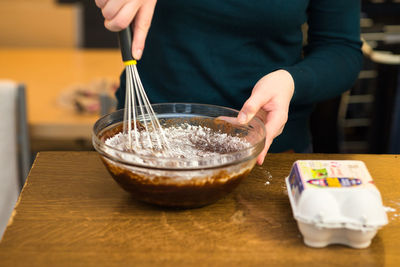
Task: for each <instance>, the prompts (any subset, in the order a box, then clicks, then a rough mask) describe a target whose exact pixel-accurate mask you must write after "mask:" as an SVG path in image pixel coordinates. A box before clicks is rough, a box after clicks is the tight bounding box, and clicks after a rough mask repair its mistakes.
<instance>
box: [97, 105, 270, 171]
mask: <svg viewBox="0 0 400 267" xmlns="http://www.w3.org/2000/svg"><path fill="white" fill-rule="evenodd" d="M178 105H182V106H184V107H185V108H187V107H188V106H190V107H191V108H193V107H198V108H200V107H201V108H207V109H219V110H224V111H227V112H231V113H233V114H235V115H237V114H238V113H239V111H238V110H235V109H232V108H228V107H223V106H217V105H210V104H199V103H160V104H152V105H151V106H152V107H153V108H154V109H157V107H162V106H165V107H175V108H176V107H177V106H178ZM123 111H124V109H119V110H116V111H114V112H112V113H109V114H106V115H104V116H102V117H101V118H99V119H98V120H97V121H96V123H95V124H94V126H93V129H92V143H93V146H94V148H95V149H96V150H97V152H98V153H100V154H101V155H102V156H104V157H106V158H109V159H111V160H113V161H115V162H118V163H122V164H126V165H129V166H135V167H141V168H146V169H158V170H182V171H189V170H201V169H214V168H221V167H226V166H231V165H236V164H239V163H242V162H245V161H247V160H250V159H253V158H255V157H256V156H258V155H259V153H260V152H261V151H262V149H263V148H264V144H265V134H266V131H265V127H264V124H263V123H262V122H261V120H260V119H259V118H257V117H254V118H253V119H252V120H251V121H250V122H253V121H254V123H256V124H259V125H258V126H259V127H261V129H262V133H261V137H262V138H260V140H259V141H258V142H256V143H255V144H252V145H251V146H250V147H248V148H245V149H242V150H239V151H236V152H231V153H225V154H220V155H218V157H217V158H218V159H219V160H217V162H224V163H217V164H216V163H215V162H216V160H215V158H216V157H212V158H201V157H199V158H197V159H198V160H197V159H196V160H197V161H196V162H197V163H198V164H197V165H196V166H190V163H193V162H194V159H193V158H191V159H182V158H179V159H177V158H172V157H156V158H155V157H152V156H146V155H141V154H139V153H135V152H134V151H123V150H120V149H117V148H115V147H113V146H109V145H106V144H105V142H103V141H101V140H100V138H99V137H98V135H99V134H100V133H102V132H104V131H105V129H107V128H111V127H112V126H115V125H116V124H118V123H121V122H122V120H120V121H115V118H112V117H113V116H114V117H118V116H117V115H116V114H118V113H122V115H123ZM170 113H171V114H182V115H185V114H188V115H191V113H182V112H176V113H174V112H170ZM118 115H121V114H118ZM162 115H163V113H161V114H159V116H160V117H162ZM195 115H197V116H203V117H209V118H216V117H212V116H207V115H204V114H193V116H188V117H194V116H195ZM250 122H249V123H250ZM249 123H248V124H244V125H241V126H243V127H250V125H249ZM103 124H104V126H103ZM100 126H102V127H101V128H100ZM106 150H107V151H112V152H113V154H114V155H120V156H119V157H117V156H114V155H111V154H110V153H107V152H106ZM133 156H136V157H138V158H140V159H141V160H145V161H147V162H157V164H144V163H140V162H132V161H129V160H126V158H129V157H133ZM172 161H173V162H176V163H177V164H175V165H171V162H172Z"/></svg>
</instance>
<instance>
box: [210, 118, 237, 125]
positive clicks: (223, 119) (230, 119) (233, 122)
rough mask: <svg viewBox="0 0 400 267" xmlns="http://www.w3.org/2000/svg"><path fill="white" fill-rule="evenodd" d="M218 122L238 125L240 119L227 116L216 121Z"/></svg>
mask: <svg viewBox="0 0 400 267" xmlns="http://www.w3.org/2000/svg"><path fill="white" fill-rule="evenodd" d="M215 120H216V121H218V120H221V121H226V122H228V123H230V124H234V125H238V124H239V122H238V119H237V118H235V117H227V116H219V117H217V118H216V119H215Z"/></svg>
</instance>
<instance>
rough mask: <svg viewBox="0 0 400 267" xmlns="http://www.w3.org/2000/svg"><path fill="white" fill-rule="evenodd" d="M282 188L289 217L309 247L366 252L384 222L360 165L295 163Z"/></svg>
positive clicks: (378, 200) (376, 194) (371, 185)
mask: <svg viewBox="0 0 400 267" xmlns="http://www.w3.org/2000/svg"><path fill="white" fill-rule="evenodd" d="M286 185H287V190H288V196H289V200H290V204H291V206H292V211H293V216H294V218H295V219H296V221H297V225H298V227H299V230H300V232H301V234H302V235H303V240H304V243H305V244H306V245H308V246H310V247H325V246H328V245H330V244H343V245H347V246H350V247H353V248H366V247H368V246H369V245H370V244H371V240H372V239H373V237H374V236H375V235H376V233H377V231H378V230H379V229H380V228H381V227H382V226H384V225H386V224H387V223H388V219H387V215H386V212H385V209H384V207H383V205H382V198H381V195H380V192H379V190H378V189H377V187H376V186H375V185H374V181H373V179H372V177H371V175H370V173H369V172H368V170H367V167H366V166H365V164H364V163H363V162H362V161H355V160H298V161H296V162H295V163H294V164H293V166H292V170H291V172H290V175H289V177H287V178H286Z"/></svg>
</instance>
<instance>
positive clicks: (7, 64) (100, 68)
mask: <svg viewBox="0 0 400 267" xmlns="http://www.w3.org/2000/svg"><path fill="white" fill-rule="evenodd" d="M0 62H1V64H0V79H12V80H14V81H16V82H20V83H23V84H25V86H26V93H27V106H28V109H27V113H28V123H29V129H30V134H31V136H32V138H33V139H78V138H80V139H86V140H88V139H90V138H91V130H92V127H93V124H94V122H95V121H96V120H97V119H98V117H99V116H98V115H82V114H78V113H75V112H72V111H71V110H70V109H68V108H63V107H62V106H60V104H59V101H58V99H59V96H60V93H61V92H63V91H65V90H67V89H68V87H71V86H74V85H79V84H81V85H82V84H84V85H85V84H88V83H90V82H92V81H93V80H96V79H107V80H110V81H115V82H118V79H119V75H120V73H121V71H122V69H123V68H124V66H123V64H122V61H121V55H120V52H119V51H118V50H117V49H48V48H46V49H11V48H10V49H5V48H3V49H0Z"/></svg>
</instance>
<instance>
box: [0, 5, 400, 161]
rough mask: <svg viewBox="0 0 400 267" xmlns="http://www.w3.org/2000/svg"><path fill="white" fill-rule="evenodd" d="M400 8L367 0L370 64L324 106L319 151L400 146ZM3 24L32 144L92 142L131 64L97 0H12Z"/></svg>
mask: <svg viewBox="0 0 400 267" xmlns="http://www.w3.org/2000/svg"><path fill="white" fill-rule="evenodd" d="M399 14H400V0H365V1H362V14H361V17H362V19H361V31H362V38H363V40H364V46H363V52H364V55H365V60H364V68H363V70H362V71H361V73H360V75H359V79H358V81H357V82H356V84H355V85H354V87H353V88H352V89H351V90H349V91H348V92H346V93H345V94H343V95H342V96H340V97H338V98H337V99H333V100H329V101H327V102H324V103H321V104H319V105H317V106H316V111H315V112H314V114H313V117H312V120H311V129H312V132H313V140H314V141H313V142H314V152H323V153H400V141H399V139H400V122H399V121H400V118H399V116H400V115H399V114H400V112H399V111H400V93H399V92H398V91H399V90H400V89H398V88H399V87H400V86H399V65H400V58H399V57H400V16H399ZM0 32H1V38H0V59H1V62H2V64H1V65H0V78H1V79H4V80H8V81H10V80H11V81H13V82H15V84H16V87H18V88H19V89H20V93H19V95H18V94H17V97H19V98H17V99H19V100H20V102H19V105H24V103H25V107H21V106H17V108H19V109H18V111H19V113H24V112H25V113H24V114H25V115H26V116H25V120H26V123H27V128H26V130H27V131H28V135H27V136H26V138H27V139H28V140H27V141H26V142H27V144H26V145H28V147H29V151H30V152H29V153H30V154H31V155H34V154H35V153H36V152H37V151H41V150H90V149H92V147H91V142H90V136H91V126H92V125H93V123H94V122H95V121H96V120H97V118H98V117H99V116H100V115H101V114H105V113H107V112H109V111H110V110H112V109H113V107H114V106H115V100H114V98H113V94H114V91H115V89H116V87H117V86H118V77H119V74H120V72H121V70H122V68H123V66H122V64H121V60H120V57H119V52H118V49H117V38H116V36H115V33H111V32H109V31H107V30H106V29H105V28H104V27H103V18H102V15H101V12H100V10H99V9H98V8H97V7H96V6H95V4H94V1H93V0H2V1H1V2H0ZM21 92H22V93H21ZM21 94H22V96H21ZM21 97H22V102H21V99H20V98H21ZM23 102H24V103H23ZM24 114H22V115H24ZM19 115H21V114H19ZM19 120H21V119H19ZM23 120H24V118H23V116H22V123H23ZM19 127H23V125H21V124H20V125H19ZM17 130H18V129H17ZM18 133H20V131H19V132H18ZM20 141H21V140H19V142H20Z"/></svg>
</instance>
